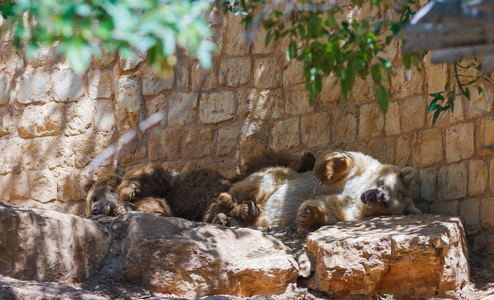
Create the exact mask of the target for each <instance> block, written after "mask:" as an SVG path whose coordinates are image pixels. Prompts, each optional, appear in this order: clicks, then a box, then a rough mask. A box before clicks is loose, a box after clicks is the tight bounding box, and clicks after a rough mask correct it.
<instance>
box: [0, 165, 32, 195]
mask: <svg viewBox="0 0 494 300" xmlns="http://www.w3.org/2000/svg"><path fill="white" fill-rule="evenodd" d="M29 196H30V190H29V178H28V176H27V173H26V172H22V173H19V174H15V173H9V174H5V175H0V201H11V200H13V199H28V198H29Z"/></svg>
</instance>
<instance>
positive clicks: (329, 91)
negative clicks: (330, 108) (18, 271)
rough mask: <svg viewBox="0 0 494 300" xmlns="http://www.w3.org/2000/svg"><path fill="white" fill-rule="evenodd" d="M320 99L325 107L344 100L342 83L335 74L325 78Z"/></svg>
mask: <svg viewBox="0 0 494 300" xmlns="http://www.w3.org/2000/svg"><path fill="white" fill-rule="evenodd" d="M319 99H320V100H321V102H322V104H324V105H331V104H337V103H338V101H340V100H341V99H343V95H342V94H341V85H340V81H339V80H338V77H336V76H335V75H334V74H333V73H331V74H329V75H328V76H324V77H323V79H322V90H321V94H320V96H319Z"/></svg>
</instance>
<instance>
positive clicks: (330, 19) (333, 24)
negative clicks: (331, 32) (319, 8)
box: [327, 12, 338, 28]
mask: <svg viewBox="0 0 494 300" xmlns="http://www.w3.org/2000/svg"><path fill="white" fill-rule="evenodd" d="M327 20H328V26H329V27H330V28H336V27H338V22H336V18H335V16H334V14H332V13H330V12H328V19H327Z"/></svg>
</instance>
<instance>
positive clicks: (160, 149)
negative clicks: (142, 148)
mask: <svg viewBox="0 0 494 300" xmlns="http://www.w3.org/2000/svg"><path fill="white" fill-rule="evenodd" d="M177 144H178V142H177ZM148 151H149V160H152V161H155V160H164V159H165V158H166V157H167V153H166V151H165V143H164V141H163V128H161V127H156V128H152V129H151V130H150V132H149V140H148Z"/></svg>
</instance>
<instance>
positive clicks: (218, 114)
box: [199, 91, 235, 124]
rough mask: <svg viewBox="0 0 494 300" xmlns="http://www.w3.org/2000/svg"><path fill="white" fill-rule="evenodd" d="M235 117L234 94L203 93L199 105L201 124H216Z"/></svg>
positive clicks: (228, 92)
mask: <svg viewBox="0 0 494 300" xmlns="http://www.w3.org/2000/svg"><path fill="white" fill-rule="evenodd" d="M234 116H235V94H234V93H233V92H232V91H223V92H212V93H204V94H202V96H201V100H200V104H199V118H200V120H201V122H202V124H218V123H221V122H224V121H227V120H231V119H233V117H234Z"/></svg>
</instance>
